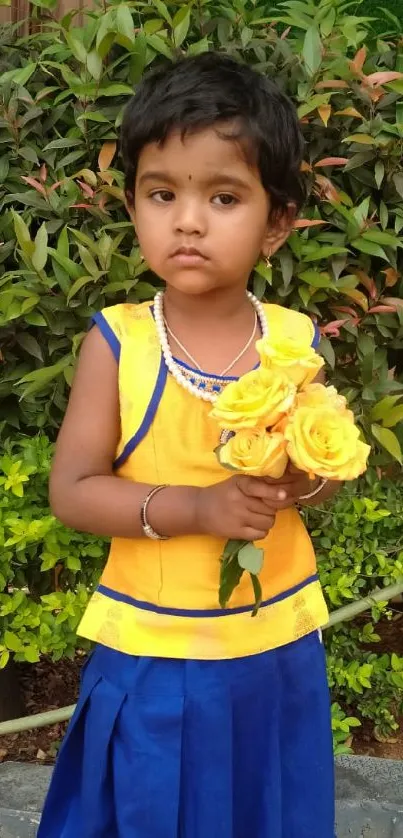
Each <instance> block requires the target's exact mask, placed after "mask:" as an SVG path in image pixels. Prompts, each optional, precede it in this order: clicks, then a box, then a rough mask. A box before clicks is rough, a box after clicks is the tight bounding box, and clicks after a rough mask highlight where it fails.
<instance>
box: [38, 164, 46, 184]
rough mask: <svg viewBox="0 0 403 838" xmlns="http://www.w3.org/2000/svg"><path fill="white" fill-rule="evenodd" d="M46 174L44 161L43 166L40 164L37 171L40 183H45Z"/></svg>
mask: <svg viewBox="0 0 403 838" xmlns="http://www.w3.org/2000/svg"><path fill="white" fill-rule="evenodd" d="M47 176H48V170H47V168H46V163H44V164H43V166H41V168H40V171H39V177H40V179H41V181H42V183H45V181H46V178H47Z"/></svg>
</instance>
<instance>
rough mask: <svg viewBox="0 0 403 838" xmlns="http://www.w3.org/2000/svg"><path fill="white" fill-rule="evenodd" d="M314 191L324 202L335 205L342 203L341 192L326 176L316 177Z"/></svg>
mask: <svg viewBox="0 0 403 838" xmlns="http://www.w3.org/2000/svg"><path fill="white" fill-rule="evenodd" d="M314 191H315V194H316V195H317V196H318V198H320V199H321V200H322V201H335V203H340V193H339V191H338V190H337V189H336V187H335V186H334V185H333V183H332V181H331V180H329V178H327V177H325V176H324V175H316V177H315V188H314Z"/></svg>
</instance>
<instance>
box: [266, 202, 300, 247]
mask: <svg viewBox="0 0 403 838" xmlns="http://www.w3.org/2000/svg"><path fill="white" fill-rule="evenodd" d="M296 214H297V208H296V206H295V204H288V205H287V208H286V209H285V210H282V211H277V212H276V211H274V212H273V211H272V212H271V213H270V218H269V221H268V224H267V229H266V235H265V238H264V242H263V245H262V253H263V255H264V256H271V255H273V253H276V251H277V250H280V247H282V246H283V244H284V242H286V241H287V239H288V237H289V235H290V234H291V232H292V228H293V224H294V221H295V216H296Z"/></svg>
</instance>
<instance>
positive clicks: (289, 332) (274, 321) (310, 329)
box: [264, 303, 319, 346]
mask: <svg viewBox="0 0 403 838" xmlns="http://www.w3.org/2000/svg"><path fill="white" fill-rule="evenodd" d="M264 310H265V313H266V318H267V322H268V326H269V331H270V329H271V330H272V331H275V332H276V334H278V336H281V334H282V335H283V336H284V337H293V338H297V339H299V340H302V341H303V342H305V340H306V341H309V343H310V344H311V345H312V346H317V344H318V342H319V330H318V327H317V326H316V324H315V323H314V322H313V320H311V318H310V317H309V316H308V315H307V314H304V313H303V312H302V311H295V310H294V309H292V308H286V307H285V306H280V305H275V304H273V303H266V304H265V305H264Z"/></svg>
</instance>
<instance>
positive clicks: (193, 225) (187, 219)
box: [175, 200, 207, 236]
mask: <svg viewBox="0 0 403 838" xmlns="http://www.w3.org/2000/svg"><path fill="white" fill-rule="evenodd" d="M206 228H207V219H206V215H205V212H204V211H203V207H202V206H201V202H199V201H196V200H192V201H181V202H178V203H177V206H176V217H175V229H176V232H178V233H186V235H192V234H193V235H194V234H197V235H199V236H203V235H205V234H206Z"/></svg>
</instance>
